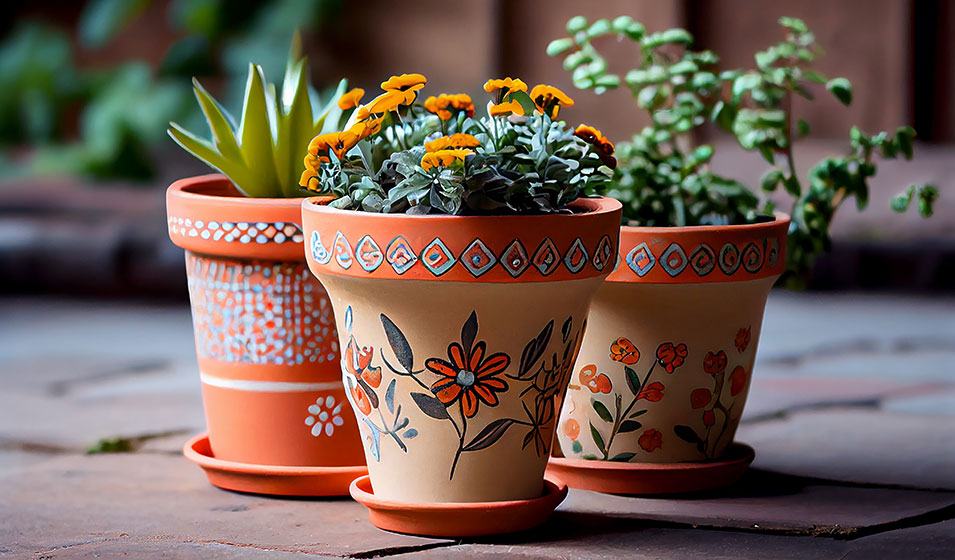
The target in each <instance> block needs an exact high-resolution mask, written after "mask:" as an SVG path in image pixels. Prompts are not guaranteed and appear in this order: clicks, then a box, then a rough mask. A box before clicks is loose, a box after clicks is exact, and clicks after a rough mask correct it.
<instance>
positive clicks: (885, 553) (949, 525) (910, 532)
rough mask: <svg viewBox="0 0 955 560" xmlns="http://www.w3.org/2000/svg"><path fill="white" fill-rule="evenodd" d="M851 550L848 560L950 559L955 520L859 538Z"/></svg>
mask: <svg viewBox="0 0 955 560" xmlns="http://www.w3.org/2000/svg"><path fill="white" fill-rule="evenodd" d="M850 548H851V550H850V551H849V553H848V554H847V555H846V560H883V559H884V560H898V559H899V558H920V559H926V560H951V558H952V556H953V553H955V521H953V520H949V521H942V522H939V523H932V524H930V525H924V526H921V527H910V528H907V529H898V530H896V531H887V532H884V533H880V534H878V535H872V536H870V537H866V538H864V539H860V540H858V541H856V542H854V543H852V546H851V547H850Z"/></svg>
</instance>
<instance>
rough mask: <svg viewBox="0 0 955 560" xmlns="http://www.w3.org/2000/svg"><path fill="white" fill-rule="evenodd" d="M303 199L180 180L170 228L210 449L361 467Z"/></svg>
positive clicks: (255, 459)
mask: <svg viewBox="0 0 955 560" xmlns="http://www.w3.org/2000/svg"><path fill="white" fill-rule="evenodd" d="M300 205H301V200H300V199H253V198H245V197H242V196H241V195H240V194H239V193H238V192H236V191H235V189H234V188H233V187H232V185H231V183H229V182H228V180H226V179H225V178H224V177H222V176H220V175H207V176H202V177H195V178H190V179H184V180H181V181H177V182H176V183H174V184H173V185H172V186H170V187H169V190H168V192H167V195H166V206H167V214H168V221H169V236H170V238H171V239H172V241H173V242H174V243H175V244H176V245H178V246H180V247H183V248H184V249H186V272H187V275H188V282H189V295H190V300H191V303H192V317H193V326H194V330H195V336H196V353H197V355H198V360H199V374H200V378H201V380H202V395H203V405H204V407H205V413H206V423H207V425H208V428H209V441H210V445H211V453H212V454H213V455H214V456H215V457H216V458H217V459H220V460H224V461H232V462H237V463H243V464H251V465H281V466H353V465H362V464H363V462H364V461H363V454H362V452H361V447H360V445H361V443H360V439H359V435H358V430H357V429H356V427H355V419H354V414H353V413H352V412H351V408H350V407H349V406H348V405H347V403H346V398H345V391H344V388H343V386H342V383H341V379H340V370H339V362H340V358H339V351H338V337H337V334H336V331H335V322H334V316H333V312H332V308H331V305H330V303H329V301H328V296H327V294H326V293H325V290H324V289H323V288H322V286H321V284H319V283H318V282H317V281H316V280H315V279H314V278H313V277H312V276H311V275H310V274H309V272H308V269H307V267H306V264H305V254H304V249H303V243H302V240H303V234H302V228H301V225H300V219H301V211H300V209H299V208H300Z"/></svg>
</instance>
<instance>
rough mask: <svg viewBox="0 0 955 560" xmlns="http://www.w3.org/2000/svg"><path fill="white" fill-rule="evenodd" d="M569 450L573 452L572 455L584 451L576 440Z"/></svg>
mask: <svg viewBox="0 0 955 560" xmlns="http://www.w3.org/2000/svg"><path fill="white" fill-rule="evenodd" d="M570 448H571V449H573V450H574V453H580V452H581V451H583V450H584V446H583V445H580V442H579V441H577V440H574V443H573V444H572V445H571V446H570Z"/></svg>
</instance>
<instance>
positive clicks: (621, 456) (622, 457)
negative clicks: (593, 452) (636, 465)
mask: <svg viewBox="0 0 955 560" xmlns="http://www.w3.org/2000/svg"><path fill="white" fill-rule="evenodd" d="M634 456H636V453H630V452H624V453H617V454H616V455H614V456H613V457H611V458H610V460H611V461H617V462H618V463H626V462H627V461H629V460H630V459H633V458H634Z"/></svg>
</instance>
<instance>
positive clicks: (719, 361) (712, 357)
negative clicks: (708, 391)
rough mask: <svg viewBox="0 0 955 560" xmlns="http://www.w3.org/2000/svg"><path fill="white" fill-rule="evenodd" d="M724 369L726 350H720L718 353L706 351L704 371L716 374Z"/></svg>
mask: <svg viewBox="0 0 955 560" xmlns="http://www.w3.org/2000/svg"><path fill="white" fill-rule="evenodd" d="M724 369H726V352H724V351H722V350H720V351H719V352H717V353H716V354H714V353H713V352H707V353H706V357H705V358H703V371H705V372H706V373H708V374H710V375H716V374H717V373H719V372H721V371H723V370H724Z"/></svg>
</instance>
